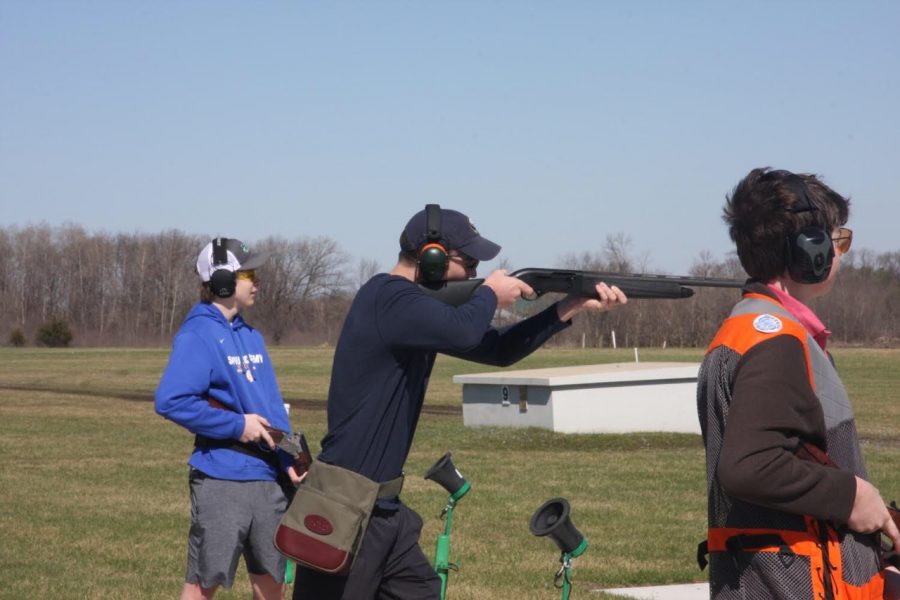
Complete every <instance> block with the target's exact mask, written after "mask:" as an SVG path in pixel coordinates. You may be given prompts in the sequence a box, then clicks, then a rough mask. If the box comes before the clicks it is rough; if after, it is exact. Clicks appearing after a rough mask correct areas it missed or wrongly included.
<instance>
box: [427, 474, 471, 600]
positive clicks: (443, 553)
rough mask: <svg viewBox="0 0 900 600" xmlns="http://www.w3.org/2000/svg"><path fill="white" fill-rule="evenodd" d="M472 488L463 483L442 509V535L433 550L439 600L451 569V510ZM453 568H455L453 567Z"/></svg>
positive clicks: (467, 483) (445, 590)
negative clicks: (439, 584)
mask: <svg viewBox="0 0 900 600" xmlns="http://www.w3.org/2000/svg"><path fill="white" fill-rule="evenodd" d="M471 487H472V486H471V485H469V482H468V481H467V482H465V483H464V484H463V486H462V487H461V488H459V490H457V492H456V493H455V494H453V495H452V496H450V499H449V500H448V501H447V506H446V507H445V508H444V515H446V519H445V520H444V533H442V534H440V535H438V537H437V544H436V546H435V548H434V570H435V572H437V574H438V577H440V579H441V600H445V598H446V597H447V574H448V572H449V571H450V569H451V564H450V528H451V527H452V525H453V508H454V507H455V506H456V502H457V501H458V500H459V499H460V498H462V497H463V496H465V495H466V492H468V491H469V489H470V488H471ZM453 568H455V566H453Z"/></svg>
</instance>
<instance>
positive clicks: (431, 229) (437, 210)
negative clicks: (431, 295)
mask: <svg viewBox="0 0 900 600" xmlns="http://www.w3.org/2000/svg"><path fill="white" fill-rule="evenodd" d="M425 232H426V235H425V243H423V244H422V246H421V247H420V248H419V250H418V252H417V254H416V263H417V265H418V269H419V279H420V280H421V281H422V282H424V283H438V282H440V281H443V279H444V276H445V275H446V273H447V267H448V266H449V265H450V255H449V254H448V253H447V248H446V247H445V245H444V240H443V239H442V238H441V207H440V205H438V204H426V205H425Z"/></svg>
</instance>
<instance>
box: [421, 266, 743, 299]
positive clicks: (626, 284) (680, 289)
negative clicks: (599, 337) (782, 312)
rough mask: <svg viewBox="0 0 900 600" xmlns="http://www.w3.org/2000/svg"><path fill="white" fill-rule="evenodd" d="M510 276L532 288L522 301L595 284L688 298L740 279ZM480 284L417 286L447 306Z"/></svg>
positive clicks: (563, 272) (547, 272)
mask: <svg viewBox="0 0 900 600" xmlns="http://www.w3.org/2000/svg"><path fill="white" fill-rule="evenodd" d="M510 276H512V277H516V278H518V279H521V280H522V281H524V282H525V283H527V284H528V285H530V286H531V288H532V289H533V290H534V294H533V295H532V296H529V297H526V298H525V299H526V300H536V299H537V298H539V297H540V296H543V295H544V294H548V293H560V294H576V295H578V296H583V297H586V298H592V297H594V296H595V295H596V293H597V292H596V289H595V288H596V286H597V284H598V283H600V282H601V281H602V282H605V283H606V284H607V285H610V286H613V285H615V286H618V287H619V289H620V290H622V291H623V292H624V293H625V295H626V296H628V298H631V299H638V298H652V299H671V298H690V297H691V296H693V295H694V290H693V289H692V288H694V287H725V288H740V287H742V286H743V285H744V282H743V281H740V280H737V279H717V278H714V277H682V276H674V275H629V274H622V273H602V272H598V271H573V270H568V269H531V268H529V269H519V270H518V271H513V272H512V273H510ZM482 283H484V279H466V280H463V281H444V282H441V283H439V284H428V285H426V284H420V285H419V287H420V288H422V290H423V291H424V292H425V293H426V294H428V295H429V296H432V297H433V298H436V299H438V300H440V301H441V302H444V303H446V304H449V305H451V306H459V305H460V304H464V303H465V302H466V301H468V299H469V298H470V297H471V296H472V294H473V293H475V290H476V289H478V287H479V286H480V285H481V284H482Z"/></svg>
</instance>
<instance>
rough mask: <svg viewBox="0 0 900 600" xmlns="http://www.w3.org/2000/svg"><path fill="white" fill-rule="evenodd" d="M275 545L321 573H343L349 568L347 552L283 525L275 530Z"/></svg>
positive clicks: (349, 561)
mask: <svg viewBox="0 0 900 600" xmlns="http://www.w3.org/2000/svg"><path fill="white" fill-rule="evenodd" d="M275 547H276V548H278V550H279V551H280V552H281V553H282V554H284V555H285V556H288V557H290V558H292V559H294V560H295V561H297V562H298V563H300V564H302V565H306V566H308V567H311V568H313V569H316V570H317V571H322V572H323V573H330V574H332V575H343V574H346V573H347V572H348V571H349V570H350V563H351V558H352V555H351V554H350V553H349V552H347V551H346V550H341V549H339V548H335V547H334V546H330V545H328V544H326V543H324V542H321V541H319V540H318V539H316V538H313V537H310V536H308V535H306V534H303V533H301V532H299V531H295V530H293V529H291V528H289V527H285V526H284V525H281V526H279V527H278V529H277V530H276V531H275Z"/></svg>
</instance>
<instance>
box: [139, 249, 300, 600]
mask: <svg viewBox="0 0 900 600" xmlns="http://www.w3.org/2000/svg"><path fill="white" fill-rule="evenodd" d="M265 258H266V257H265V255H262V254H259V253H252V252H250V251H249V249H248V248H247V246H246V245H245V244H243V243H241V242H240V241H239V240H236V239H228V238H216V239H215V240H213V241H212V242H210V243H209V244H207V245H206V247H204V248H203V250H202V251H201V252H200V255H199V257H198V258H197V272H198V274H199V275H200V279H201V281H202V287H201V292H200V297H201V299H200V302H198V303H197V304H196V305H195V306H194V307H193V308H192V309H191V311H190V312H189V313H188V315H187V317H186V318H185V320H184V323H183V324H182V325H181V329H179V330H178V333H177V334H176V335H175V340H174V343H173V347H172V354H171V356H170V357H169V363H168V365H167V367H166V370H165V372H164V373H163V375H162V378H161V380H160V382H159V387H158V388H157V390H156V396H155V404H156V412H157V413H159V414H160V415H162V416H163V417H165V418H166V419H169V420H171V421H174V422H175V423H177V424H178V425H181V426H182V427H184V428H185V429H187V430H188V431H190V432H191V433H193V434H195V441H194V449H193V452H192V453H191V456H190V459H189V460H188V464H189V465H190V472H189V485H190V494H191V528H190V533H189V535H188V566H187V575H186V577H185V584H184V588H183V589H182V592H181V598H182V600H188V599H200V598H212V597H213V595H214V594H215V592H216V590H217V589H218V587H219V586H225V587H226V588H230V587H231V586H232V584H233V582H234V575H235V571H236V570H237V564H238V560H239V558H240V556H241V555H243V556H244V561H245V562H246V565H247V571H248V572H249V574H250V582H251V585H252V587H253V595H254V598H260V599H276V598H277V599H279V600H280V599H281V598H282V595H283V593H284V583H283V581H284V572H285V560H284V558H283V557H282V556H281V555H280V554H279V553H278V551H277V550H276V549H275V546H274V544H273V542H272V540H273V537H274V533H275V529H276V527H277V525H278V522H279V520H280V519H281V516H282V514H283V513H284V511H285V510H286V508H287V499H286V497H285V494H284V492H283V491H282V487H281V486H280V485H279V483H278V481H277V480H279V479H280V475H282V476H283V475H287V477H288V478H289V479H290V481H291V483H293V484H294V485H296V484H297V483H299V482H300V479H301V478H300V477H298V475H297V472H296V471H295V469H294V467H293V465H292V461H291V458H290V456H289V455H288V454H287V453H285V452H282V451H281V450H273V448H275V444H274V443H273V440H272V437H271V435H270V432H269V430H268V429H269V428H272V429H278V430H281V431H287V432H289V431H290V423H289V422H288V415H287V411H286V410H285V407H284V403H283V401H282V398H281V393H280V392H279V390H278V382H277V381H276V379H275V371H274V369H273V368H272V362H271V360H270V359H269V354H268V352H267V351H266V346H265V342H264V341H263V338H262V335H260V333H259V332H258V331H256V330H255V329H253V328H252V327H251V326H250V325H248V324H247V323H246V322H245V321H244V320H243V318H242V317H241V315H240V312H241V311H242V310H243V309H246V308H249V307H250V306H253V304H254V302H255V301H256V292H257V286H258V280H257V277H256V272H255V270H254V269H256V268H257V267H259V266H261V265H262V264H263V262H264V261H265Z"/></svg>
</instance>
